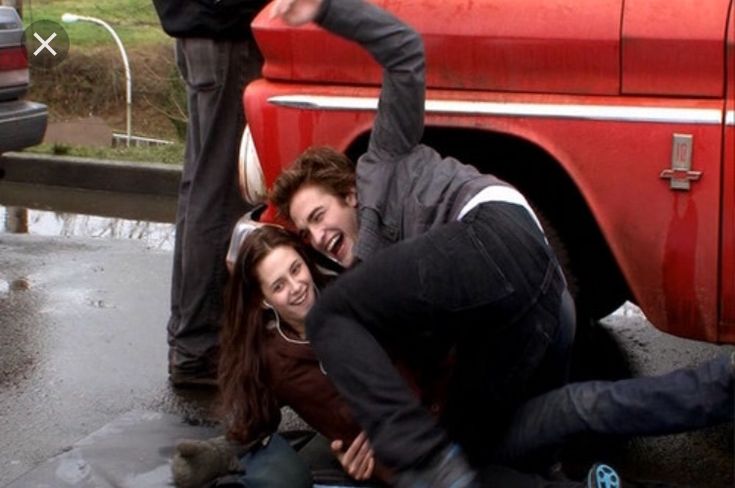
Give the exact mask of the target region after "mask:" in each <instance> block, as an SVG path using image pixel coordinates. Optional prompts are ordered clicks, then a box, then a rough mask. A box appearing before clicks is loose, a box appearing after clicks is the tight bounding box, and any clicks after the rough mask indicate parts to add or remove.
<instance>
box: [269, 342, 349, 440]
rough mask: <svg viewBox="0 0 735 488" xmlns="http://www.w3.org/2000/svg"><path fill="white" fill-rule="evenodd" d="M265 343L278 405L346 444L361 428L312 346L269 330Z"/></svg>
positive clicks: (271, 380) (270, 377)
mask: <svg viewBox="0 0 735 488" xmlns="http://www.w3.org/2000/svg"><path fill="white" fill-rule="evenodd" d="M265 346H266V347H265V349H266V353H265V359H266V362H267V365H268V375H269V384H270V387H271V388H272V389H273V392H274V394H275V397H276V398H277V399H278V402H279V403H280V404H281V406H285V405H288V406H289V407H291V408H292V409H293V410H294V411H295V412H296V413H297V414H298V415H299V416H300V417H301V418H302V419H304V421H306V422H307V423H308V424H309V425H311V426H312V427H313V428H314V429H316V430H318V431H319V432H320V433H321V434H322V435H323V436H324V437H326V438H327V439H329V440H334V439H341V440H343V441H344V442H345V445H349V443H351V442H352V439H354V438H355V437H356V436H357V434H359V433H360V427H359V426H358V425H357V423H356V422H355V421H354V420H353V418H352V415H351V414H350V410H349V407H348V406H347V404H346V403H345V402H344V401H343V400H342V398H340V396H339V393H337V390H336V389H335V388H334V386H332V383H331V382H330V381H329V380H328V379H327V376H326V375H325V374H324V373H323V372H322V370H321V368H320V366H319V361H318V360H317V358H316V356H315V355H314V351H313V350H312V348H311V345H309V344H294V343H291V342H287V341H286V340H284V339H283V337H281V336H280V335H279V334H278V332H277V331H276V330H275V329H269V330H268V337H267V339H266V344H265Z"/></svg>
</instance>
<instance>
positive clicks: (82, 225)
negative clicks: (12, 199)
mask: <svg viewBox="0 0 735 488" xmlns="http://www.w3.org/2000/svg"><path fill="white" fill-rule="evenodd" d="M18 210H20V211H21V215H22V218H20V219H19V218H18ZM11 212H12V215H11ZM23 212H25V214H24V215H23ZM11 220H12V221H13V222H14V224H12V225H11V224H10V221H11ZM19 220H20V221H21V225H20V229H18V230H19V231H21V232H27V233H28V234H33V235H39V236H61V237H93V238H112V239H134V240H139V241H143V242H145V243H146V245H147V246H148V247H149V248H152V249H160V250H164V251H170V250H172V249H173V246H174V229H175V227H174V226H173V225H172V224H162V223H157V222H147V221H142V220H126V219H119V218H109V217H97V216H94V215H81V214H73V213H61V212H47V211H44V210H32V209H17V208H16V207H2V206H0V222H2V223H3V225H2V228H0V230H3V231H16V230H15V229H17V226H18V224H17V222H18V221H19Z"/></svg>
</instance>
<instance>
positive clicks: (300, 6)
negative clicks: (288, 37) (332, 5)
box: [270, 0, 322, 26]
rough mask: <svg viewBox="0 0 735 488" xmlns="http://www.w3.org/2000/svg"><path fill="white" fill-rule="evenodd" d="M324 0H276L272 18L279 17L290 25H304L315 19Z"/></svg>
mask: <svg viewBox="0 0 735 488" xmlns="http://www.w3.org/2000/svg"><path fill="white" fill-rule="evenodd" d="M321 4H322V0H275V1H274V2H273V7H272V8H271V12H270V13H271V18H276V17H279V18H280V19H282V20H283V21H284V22H285V23H287V24H289V25H294V26H296V25H303V24H306V23H308V22H311V21H312V20H314V17H316V13H317V12H318V11H319V7H320V6H321Z"/></svg>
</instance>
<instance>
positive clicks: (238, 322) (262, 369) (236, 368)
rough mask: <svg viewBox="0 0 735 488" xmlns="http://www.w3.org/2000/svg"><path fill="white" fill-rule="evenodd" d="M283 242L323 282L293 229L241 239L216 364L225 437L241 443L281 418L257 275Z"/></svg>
mask: <svg viewBox="0 0 735 488" xmlns="http://www.w3.org/2000/svg"><path fill="white" fill-rule="evenodd" d="M281 246H287V247H291V248H293V249H294V250H295V251H296V252H297V253H298V254H299V255H300V256H301V257H302V258H303V259H304V262H305V263H306V264H307V266H308V267H309V271H311V275H312V277H313V279H314V281H315V283H316V285H317V286H320V285H321V284H322V282H323V275H322V274H321V273H320V272H319V271H318V270H317V269H316V268H315V266H314V265H313V264H312V262H311V260H310V259H309V258H308V255H307V251H306V249H305V248H304V245H303V244H302V243H301V242H300V241H299V240H298V239H297V238H296V237H295V236H294V235H293V234H292V233H291V232H289V231H287V230H285V229H282V228H280V227H276V226H272V225H266V226H263V227H260V228H258V229H255V230H253V231H252V232H251V233H250V235H248V236H247V237H246V238H245V239H244V240H243V243H242V245H241V247H240V250H239V253H238V256H237V261H236V263H235V267H234V270H233V273H232V275H231V276H230V281H229V284H228V286H227V289H226V292H225V317H224V323H223V324H222V329H221V331H220V357H219V368H218V383H219V388H220V396H221V400H222V404H221V409H222V413H223V417H224V420H225V423H226V425H227V430H228V437H229V438H231V439H233V440H237V441H239V442H243V443H244V442H249V441H252V440H255V439H257V438H259V437H261V436H264V435H267V434H270V433H271V432H274V431H275V430H276V429H277V428H278V424H279V422H280V420H281V415H280V405H279V402H278V399H277V398H275V396H274V395H273V392H272V391H271V389H270V387H269V384H268V379H269V371H268V365H267V361H266V354H265V347H266V346H265V335H266V333H267V331H266V324H267V322H268V320H270V319H272V317H273V312H272V311H271V310H266V309H264V308H263V307H262V306H261V304H262V302H263V294H262V292H261V290H260V282H259V281H258V277H257V275H256V267H257V266H258V264H259V263H260V262H261V261H262V260H263V259H264V258H265V257H266V256H268V254H270V253H271V251H273V250H274V249H275V248H277V247H281Z"/></svg>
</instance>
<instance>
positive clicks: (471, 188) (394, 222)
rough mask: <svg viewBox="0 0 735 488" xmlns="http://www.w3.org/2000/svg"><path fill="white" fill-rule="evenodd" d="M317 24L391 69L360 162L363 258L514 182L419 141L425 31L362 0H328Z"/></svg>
mask: <svg viewBox="0 0 735 488" xmlns="http://www.w3.org/2000/svg"><path fill="white" fill-rule="evenodd" d="M316 22H317V23H318V24H320V25H321V26H322V27H323V28H325V29H326V30H328V31H331V32H333V33H335V34H337V35H339V36H341V37H344V38H346V39H349V40H352V41H355V42H357V43H359V44H360V45H361V46H363V47H364V48H365V49H366V50H367V51H368V52H370V54H372V56H373V57H374V58H375V60H376V61H378V63H380V65H381V66H382V67H383V69H384V72H383V86H382V90H381V92H380V101H379V105H378V113H377V115H376V117H375V122H374V125H373V131H372V135H371V136H370V143H369V146H368V150H367V152H366V153H365V154H363V155H362V156H361V157H360V159H359V160H358V163H357V199H358V202H359V218H360V231H359V236H358V241H357V244H356V246H355V256H356V257H357V258H358V259H361V260H364V259H366V258H367V257H368V256H370V255H372V254H373V253H375V252H376V251H379V250H380V249H383V248H384V247H386V246H388V245H390V244H393V243H395V242H397V241H400V240H403V239H408V238H410V237H413V236H416V235H418V234H421V233H423V232H425V231H427V230H428V229H430V228H432V227H434V226H436V225H439V224H443V223H447V222H450V221H453V220H456V219H457V216H458V215H459V212H460V210H461V209H462V207H463V206H464V205H465V204H466V203H467V202H468V201H469V200H470V198H472V197H473V196H474V195H475V194H476V193H477V192H479V191H480V190H482V189H483V188H485V187H488V186H491V185H507V184H506V183H504V182H502V181H501V180H499V179H497V178H495V177H493V176H490V175H483V174H481V173H479V172H478V171H477V170H476V169H475V168H474V167H472V166H468V165H465V164H462V163H460V162H459V161H457V160H456V159H453V158H442V157H441V156H440V155H439V153H437V152H436V151H435V150H434V149H432V148H430V147H428V146H425V145H423V144H419V141H420V140H421V136H422V134H423V131H424V100H425V91H426V86H425V80H424V72H425V62H424V59H425V58H424V46H423V42H422V40H421V37H420V36H419V34H418V33H416V32H415V31H414V30H413V29H411V28H410V27H408V26H407V25H405V24H404V23H402V22H401V21H399V20H398V19H396V18H395V17H393V16H392V15H391V14H389V13H387V12H385V11H382V10H380V9H377V8H375V7H374V6H372V5H371V4H369V3H366V2H363V1H362V0H324V4H323V5H322V8H321V11H320V13H319V15H318V17H317V19H316Z"/></svg>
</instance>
